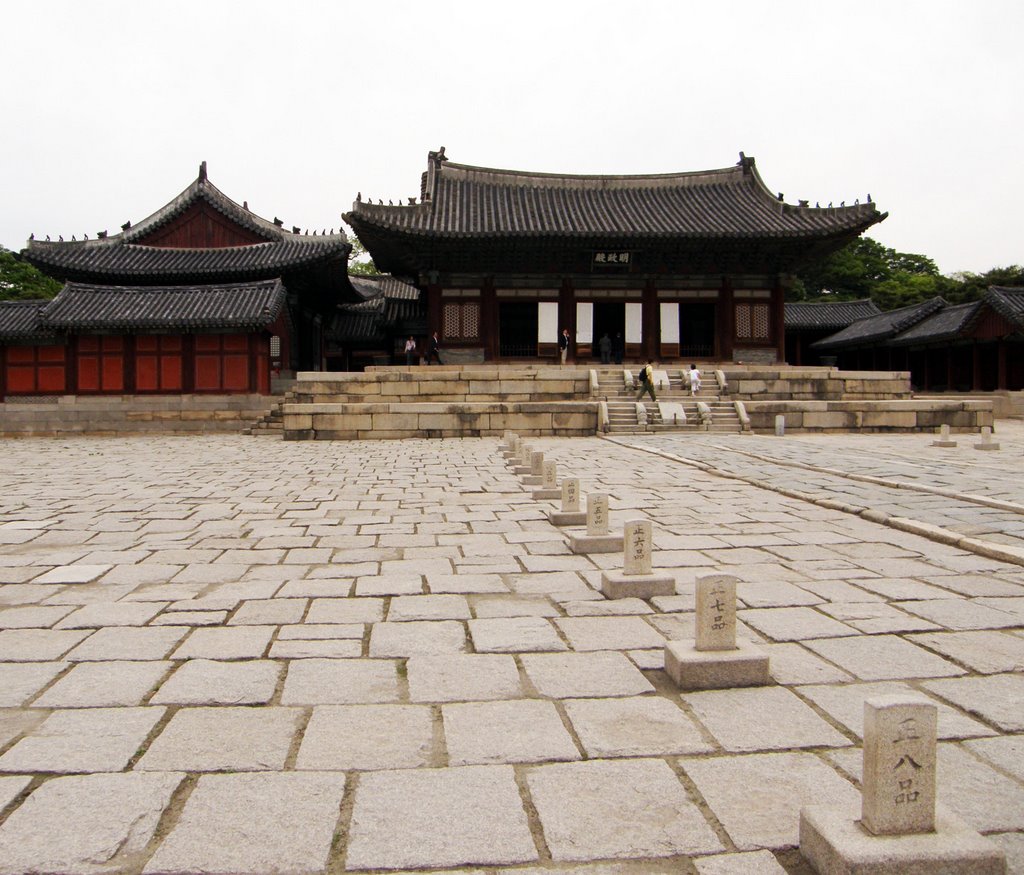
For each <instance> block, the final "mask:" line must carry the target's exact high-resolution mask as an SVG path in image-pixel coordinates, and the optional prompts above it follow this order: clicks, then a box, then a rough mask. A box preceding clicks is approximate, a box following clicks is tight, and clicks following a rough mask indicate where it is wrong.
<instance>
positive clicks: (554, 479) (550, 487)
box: [533, 461, 562, 500]
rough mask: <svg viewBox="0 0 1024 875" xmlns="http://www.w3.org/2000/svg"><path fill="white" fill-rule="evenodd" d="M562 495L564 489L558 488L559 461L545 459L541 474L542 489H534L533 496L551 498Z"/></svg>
mask: <svg viewBox="0 0 1024 875" xmlns="http://www.w3.org/2000/svg"><path fill="white" fill-rule="evenodd" d="M561 495H562V490H561V489H559V488H558V463H557V462H548V461H545V462H544V465H543V470H542V473H541V475H540V489H534V490H533V497H534V498H537V499H542V500H551V499H555V498H560V497H561Z"/></svg>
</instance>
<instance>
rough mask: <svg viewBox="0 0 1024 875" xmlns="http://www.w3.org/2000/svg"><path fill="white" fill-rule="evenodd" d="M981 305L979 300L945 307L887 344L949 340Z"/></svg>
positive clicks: (965, 325) (974, 314)
mask: <svg viewBox="0 0 1024 875" xmlns="http://www.w3.org/2000/svg"><path fill="white" fill-rule="evenodd" d="M981 306H982V305H981V302H980V301H971V302H969V303H967V304H954V305H951V306H948V307H945V308H944V309H942V310H938V311H937V312H935V313H932V314H931V315H930V316H926V317H925V318H924V319H922V320H921V321H920V322H918V323H917V324H916V325H912V326H911V327H910V328H908V329H907V330H906V331H903V332H901V333H900V334H898V335H896V336H895V337H893V338H892V339H891V340H890V341H889V345H890V346H911V345H913V344H916V343H936V342H939V341H942V340H951V339H952V338H954V337H957V336H958V335H959V334H960V333H961V332H962V331H963V330H964V329H965V328H967V327H968V326H969V325H970V323H971V321H972V320H973V319H974V317H975V316H976V315H977V314H978V310H979V309H980V308H981Z"/></svg>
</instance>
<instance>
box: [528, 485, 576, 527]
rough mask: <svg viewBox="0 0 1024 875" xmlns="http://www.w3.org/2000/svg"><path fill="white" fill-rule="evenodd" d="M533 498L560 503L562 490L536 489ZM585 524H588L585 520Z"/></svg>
mask: <svg viewBox="0 0 1024 875" xmlns="http://www.w3.org/2000/svg"><path fill="white" fill-rule="evenodd" d="M533 497H534V498H536V499H538V500H544V501H558V500H559V499H560V498H561V497H562V490H561V489H534V490H533ZM584 522H586V521H585V520H584Z"/></svg>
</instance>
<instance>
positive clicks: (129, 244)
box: [25, 162, 351, 282]
mask: <svg viewBox="0 0 1024 875" xmlns="http://www.w3.org/2000/svg"><path fill="white" fill-rule="evenodd" d="M200 201H201V202H203V203H205V204H207V205H208V206H209V207H211V208H212V209H214V210H216V211H217V212H219V213H221V214H223V215H224V216H227V217H228V218H229V219H230V220H231V221H232V222H235V223H237V224H238V225H241V226H242V227H245V228H247V229H249V230H250V231H252V232H253V233H254V234H256V235H257V236H259V237H262V238H263V239H264V241H265V242H262V243H255V244H252V245H247V246H230V247H223V248H209V249H206V248H204V249H179V248H170V247H162V246H146V245H143V244H139V243H136V242H135V241H137V240H139V239H142V238H145V237H147V236H148V235H150V234H152V233H153V232H154V231H156V230H158V229H159V228H161V227H163V226H164V225H167V224H168V223H169V222H171V221H172V220H174V219H175V218H177V217H178V216H180V215H181V214H182V213H184V212H185V211H186V210H187V209H188V208H189V207H191V206H192V205H193V204H195V203H197V202H200ZM278 221H280V220H278ZM350 248H351V247H350V245H349V243H348V238H347V237H346V236H345V234H344V232H342V231H338V232H337V233H331V234H320V235H309V234H308V233H307V234H299V233H294V232H293V231H286V230H285V229H284V228H283V227H282V225H279V224H278V222H276V221H275V222H272V221H268V220H267V219H264V218H261V217H260V216H257V215H256V214H255V213H252V212H250V211H249V209H248V208H247V207H245V206H243V205H240V204H238V203H236V202H235V201H233V200H231V198H229V197H228V196H227V195H225V194H224V193H223V192H222V191H220V189H218V188H217V187H216V186H215V185H213V183H211V182H210V181H209V180H208V179H207V177H206V162H203V164H202V165H201V167H200V169H199V176H198V177H197V178H196V180H195V181H194V182H193V183H192V184H191V185H189V186H188V188H186V189H185V190H184V191H183V192H181V194H179V195H178V196H177V197H175V198H174V199H173V200H172V201H171V202H170V203H168V204H167V205H165V206H163V207H161V208H160V209H159V210H157V211H156V212H155V213H153V214H152V215H150V216H147V217H146V218H145V219H143V220H142V221H141V222H139V223H138V224H135V225H131V226H130V227H127V228H125V229H124V230H123V231H122V232H121V233H120V234H113V235H110V236H108V237H102V238H98V239H95V240H72V241H67V240H63V241H59V242H52V241H50V240H45V241H44V240H36V239H31V240H29V244H28V247H27V248H26V250H25V257H26V258H27V259H28V260H29V261H30V262H32V263H33V264H34V265H36V266H37V267H39V268H41V269H42V270H43V271H44V272H48V273H55V274H57V275H58V276H61V277H64V278H70V279H82V280H95V279H97V278H101V279H106V278H111V277H118V278H120V277H124V278H126V279H129V280H134V281H136V282H138V281H146V280H147V279H148V280H152V281H159V280H160V279H161V278H172V277H182V276H185V277H194V278H199V279H200V281H201V280H202V279H206V278H212V279H218V278H220V279H226V278H231V279H236V278H237V279H250V278H269V277H274V276H280V275H281V274H282V273H284V272H286V271H288V270H291V269H294V268H297V267H303V266H306V265H310V264H313V263H316V262H319V261H324V260H327V259H329V258H331V257H332V256H339V255H344V256H347V255H348V252H349V250H350Z"/></svg>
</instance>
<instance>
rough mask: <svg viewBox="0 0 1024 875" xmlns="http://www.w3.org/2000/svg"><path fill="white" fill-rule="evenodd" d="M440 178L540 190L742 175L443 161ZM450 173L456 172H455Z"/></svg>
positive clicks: (736, 170)
mask: <svg viewBox="0 0 1024 875" xmlns="http://www.w3.org/2000/svg"><path fill="white" fill-rule="evenodd" d="M440 170H441V175H442V176H459V177H463V178H466V179H472V180H477V181H483V182H492V183H498V184H500V183H501V181H502V180H503V179H506V178H507V179H508V184H509V185H521V184H522V183H523V182H524V181H528V180H532V181H534V182H535V183H536V184H537V187H539V188H546V187H550V186H557V185H558V184H559V183H561V184H563V185H567V186H568V187H570V188H577V187H578V188H606V187H607V188H610V187H615V186H611V185H609V183H623V184H624V185H623V187H626V188H631V187H635V186H643V185H645V184H647V185H650V184H651V183H656V182H665V183H673V184H678V183H679V182H681V181H687V182H689V183H690V184H700V183H701V182H704V181H707V182H709V183H711V182H718V181H721V177H734V176H735V177H740V178H741V177H742V176H743V172H742V169H741V168H740V167H739V166H734V167H721V168H715V169H712V170H684V171H678V172H670V173H633V174H625V173H550V172H540V171H534V170H509V169H504V168H498V167H478V166H476V165H473V164H456V163H455V162H453V161H444V162H442V163H441V165H440ZM452 171H455V172H454V173H453V172H452Z"/></svg>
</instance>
